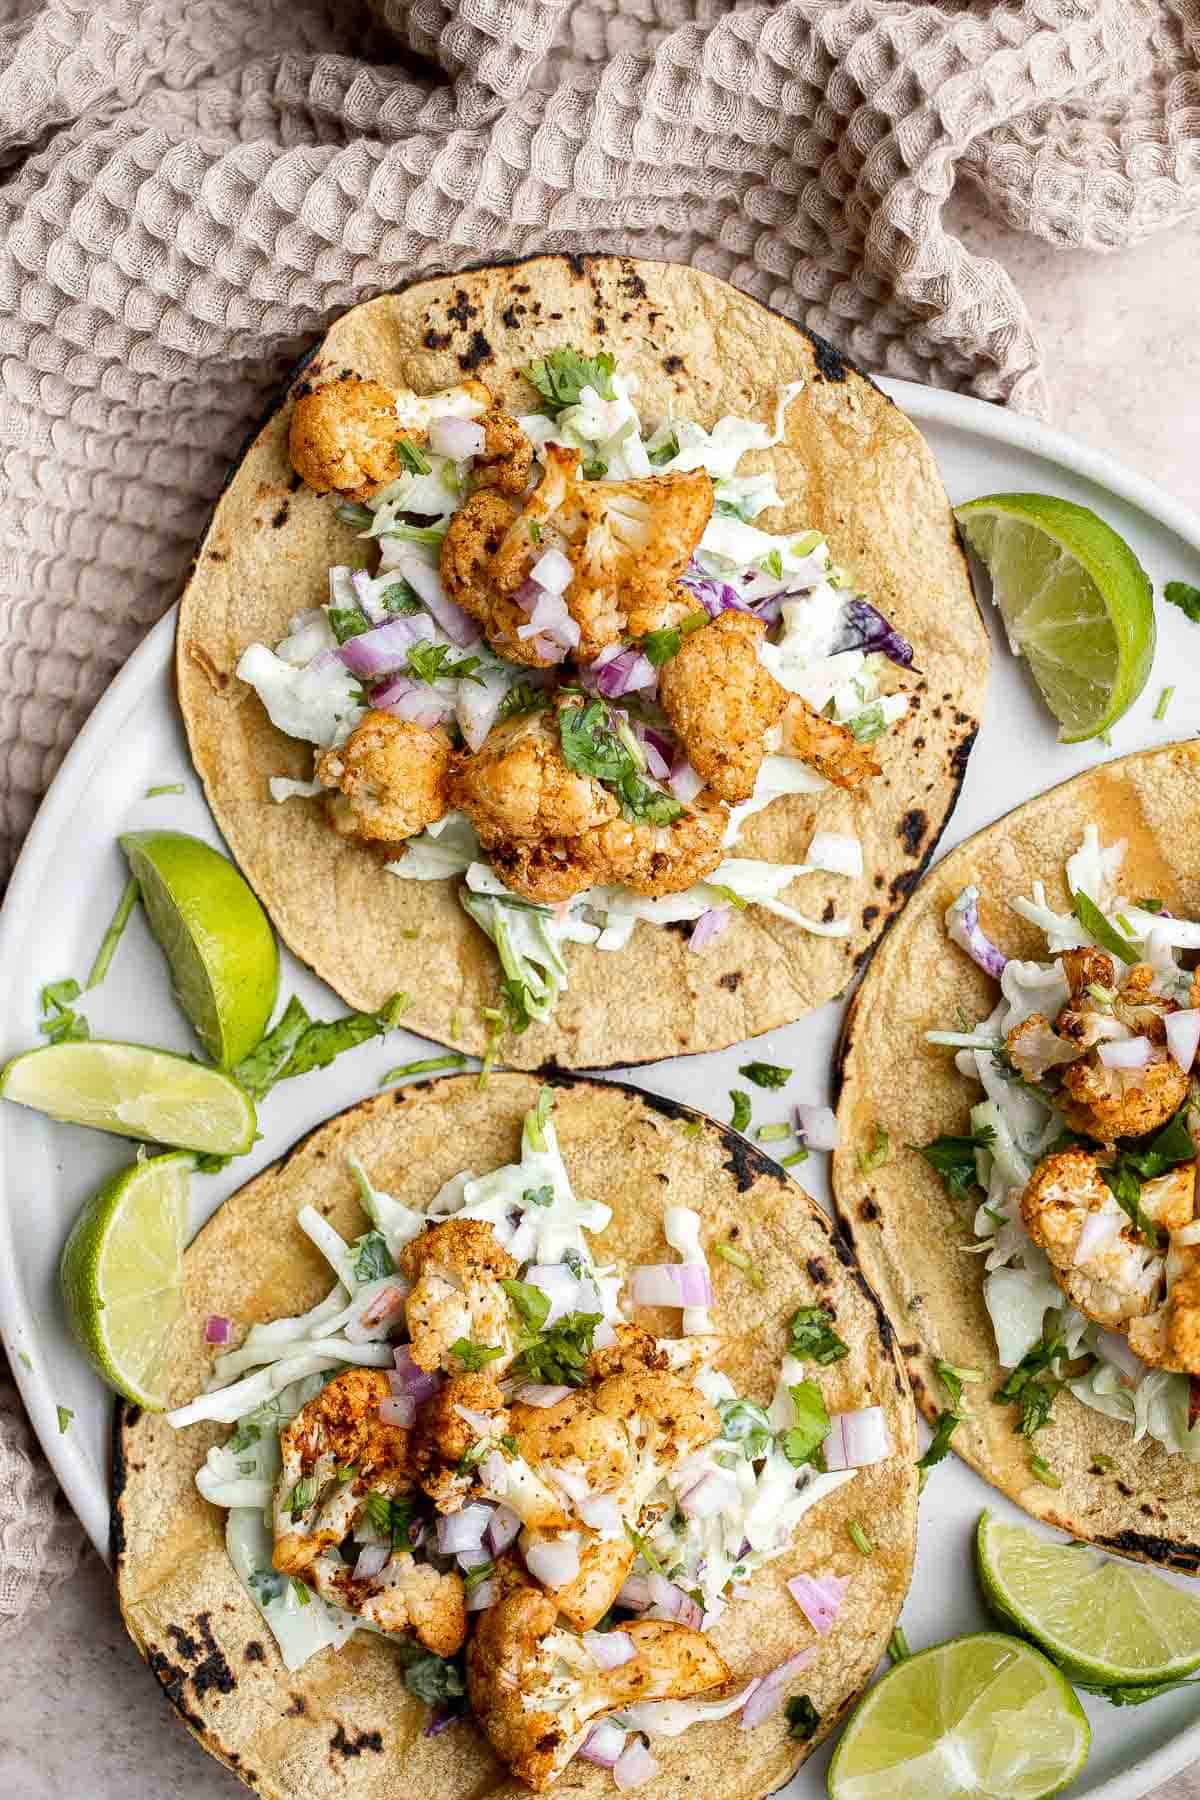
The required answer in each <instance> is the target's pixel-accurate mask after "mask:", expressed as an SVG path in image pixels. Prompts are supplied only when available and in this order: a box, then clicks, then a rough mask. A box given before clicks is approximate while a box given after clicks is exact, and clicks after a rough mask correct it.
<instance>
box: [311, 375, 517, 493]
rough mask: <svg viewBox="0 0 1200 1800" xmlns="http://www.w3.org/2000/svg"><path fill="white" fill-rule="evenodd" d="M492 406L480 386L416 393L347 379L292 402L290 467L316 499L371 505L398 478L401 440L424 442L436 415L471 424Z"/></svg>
mask: <svg viewBox="0 0 1200 1800" xmlns="http://www.w3.org/2000/svg"><path fill="white" fill-rule="evenodd" d="M491 403H492V397H491V395H490V394H489V393H488V391H487V389H486V388H485V387H484V385H483V383H482V382H481V381H464V382H462V383H461V384H460V385H459V386H458V387H452V388H443V389H442V390H441V391H440V392H439V393H436V394H414V393H411V392H410V391H409V390H408V389H407V388H390V387H385V386H384V384H383V383H382V382H381V381H370V380H366V379H364V378H363V377H362V376H361V375H345V376H343V377H342V378H341V379H340V380H338V381H330V382H326V384H325V385H324V387H319V388H315V389H313V390H312V391H311V392H310V393H307V394H301V395H300V396H299V398H298V399H297V401H296V404H295V407H294V409H293V411H292V423H291V428H290V431H289V434H288V452H289V455H290V456H291V459H292V467H293V468H294V469H295V471H296V473H297V475H299V476H300V477H301V479H302V480H303V481H305V482H306V483H307V484H308V486H309V487H310V488H312V489H313V490H314V491H315V492H316V493H318V494H328V493H331V492H332V493H336V494H342V495H344V496H345V497H346V498H347V499H348V500H370V499H372V498H373V497H374V496H375V495H376V494H377V493H379V491H380V489H381V488H385V487H387V486H388V484H389V483H390V482H393V481H396V480H398V479H399V477H400V476H401V475H402V474H403V473H404V463H403V460H402V459H401V457H400V455H399V453H398V451H397V449H396V444H397V441H398V440H399V439H400V438H402V437H407V438H410V439H411V438H423V437H424V436H425V435H426V433H427V432H428V430H429V421H430V420H431V419H432V418H435V417H437V416H439V415H442V414H450V415H452V416H453V417H455V418H460V419H477V418H479V417H480V416H481V415H483V414H484V413H486V412H487V410H488V408H489V407H490V406H491Z"/></svg>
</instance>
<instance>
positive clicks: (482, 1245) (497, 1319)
mask: <svg viewBox="0 0 1200 1800" xmlns="http://www.w3.org/2000/svg"><path fill="white" fill-rule="evenodd" d="M398 1261H399V1264H400V1268H401V1270H402V1272H403V1273H404V1274H405V1275H406V1276H407V1277H408V1279H409V1281H411V1282H412V1284H413V1285H412V1289H411V1291H410V1293H409V1296H408V1301H407V1314H408V1333H409V1337H410V1338H411V1340H412V1343H411V1352H412V1359H413V1361H414V1362H415V1363H416V1365H417V1367H418V1368H420V1369H445V1370H447V1371H449V1372H450V1373H451V1374H454V1373H456V1372H457V1368H458V1364H457V1360H456V1358H455V1357H454V1355H453V1352H452V1348H451V1346H452V1345H454V1344H456V1343H457V1342H458V1340H459V1338H466V1339H468V1340H469V1341H471V1342H473V1343H475V1344H479V1345H487V1346H488V1347H489V1348H496V1347H499V1349H500V1351H501V1355H500V1356H498V1357H496V1358H494V1359H493V1361H492V1362H490V1363H489V1364H488V1371H489V1373H490V1374H491V1375H492V1376H493V1378H498V1377H499V1376H501V1375H503V1373H504V1371H505V1369H506V1368H507V1367H508V1365H509V1363H510V1362H511V1361H512V1359H513V1356H514V1355H515V1350H514V1346H513V1339H512V1329H511V1325H510V1320H509V1305H508V1296H507V1294H506V1293H505V1292H504V1289H503V1288H502V1287H501V1286H500V1283H501V1281H510V1280H512V1279H513V1277H514V1276H515V1275H516V1273H517V1270H518V1268H519V1267H520V1265H519V1264H518V1263H517V1262H516V1261H515V1259H514V1258H513V1257H511V1256H510V1255H509V1254H508V1251H507V1250H502V1249H501V1248H500V1245H499V1244H498V1243H497V1242H496V1234H495V1232H494V1231H493V1230H492V1228H491V1226H490V1225H488V1224H486V1223H485V1222H484V1221H483V1220H482V1219H455V1218H451V1219H447V1220H446V1222H445V1224H444V1225H434V1226H432V1227H431V1228H430V1229H429V1230H427V1231H423V1232H422V1233H421V1235H420V1237H416V1238H414V1239H413V1240H412V1242H411V1243H410V1244H405V1246H404V1248H403V1249H402V1250H401V1251H400V1254H399V1258H398Z"/></svg>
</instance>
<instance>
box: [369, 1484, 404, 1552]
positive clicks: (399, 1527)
mask: <svg viewBox="0 0 1200 1800" xmlns="http://www.w3.org/2000/svg"><path fill="white" fill-rule="evenodd" d="M415 1511H416V1503H415V1501H413V1500H412V1498H411V1497H410V1496H409V1495H404V1496H403V1497H402V1498H401V1499H399V1500H389V1499H388V1497H387V1495H386V1494H368V1495H367V1517H368V1518H369V1519H370V1521H371V1523H372V1525H373V1526H374V1527H375V1529H376V1531H378V1532H379V1533H380V1534H381V1536H383V1537H384V1538H386V1539H387V1541H388V1542H389V1543H390V1544H391V1546H392V1549H393V1550H407V1549H408V1547H409V1545H410V1543H411V1542H412V1530H411V1526H412V1522H413V1514H414V1512H415Z"/></svg>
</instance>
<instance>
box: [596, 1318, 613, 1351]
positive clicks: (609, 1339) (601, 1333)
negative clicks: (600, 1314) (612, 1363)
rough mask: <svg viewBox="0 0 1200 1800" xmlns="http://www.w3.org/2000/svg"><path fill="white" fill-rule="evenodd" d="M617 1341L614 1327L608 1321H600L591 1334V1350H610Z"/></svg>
mask: <svg viewBox="0 0 1200 1800" xmlns="http://www.w3.org/2000/svg"><path fill="white" fill-rule="evenodd" d="M616 1341H617V1332H616V1327H615V1326H614V1325H613V1323H612V1321H611V1320H610V1319H601V1321H600V1323H599V1324H598V1325H597V1327H596V1329H595V1331H594V1332H593V1333H592V1348H593V1349H595V1350H611V1349H612V1347H613V1345H614V1344H615V1343H616Z"/></svg>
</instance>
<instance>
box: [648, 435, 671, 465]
mask: <svg viewBox="0 0 1200 1800" xmlns="http://www.w3.org/2000/svg"><path fill="white" fill-rule="evenodd" d="M646 455H647V456H648V457H649V458H650V461H651V462H652V463H653V464H654V467H655V468H656V469H661V468H662V466H663V464H664V463H669V462H673V461H674V459H675V458H676V457H677V456H678V455H679V437H678V434H677V433H676V432H674V431H673V432H671V434H670V436H669V437H666V438H664V439H663V441H662V443H661V444H658V445H657V446H656V447H655V448H654V449H653V450H649V449H648V450H647V451H646Z"/></svg>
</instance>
